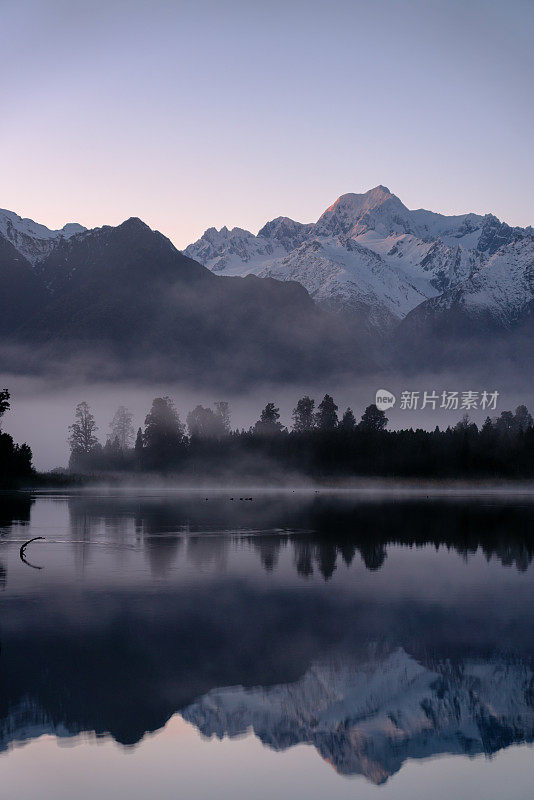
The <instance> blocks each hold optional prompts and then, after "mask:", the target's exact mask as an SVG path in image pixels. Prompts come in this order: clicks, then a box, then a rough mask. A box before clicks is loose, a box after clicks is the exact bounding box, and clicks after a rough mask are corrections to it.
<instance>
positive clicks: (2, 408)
mask: <svg viewBox="0 0 534 800" xmlns="http://www.w3.org/2000/svg"><path fill="white" fill-rule="evenodd" d="M9 408H10V403H9V391H8V390H7V389H2V390H1V391H0V422H1V421H2V417H3V416H4V414H5V413H6V411H9Z"/></svg>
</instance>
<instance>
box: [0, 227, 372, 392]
mask: <svg viewBox="0 0 534 800" xmlns="http://www.w3.org/2000/svg"><path fill="white" fill-rule="evenodd" d="M3 244H4V247H5V250H6V253H7V255H8V256H9V257H7V258H4V259H3V260H2V263H1V266H0V269H1V270H2V272H1V273H0V274H2V275H3V274H4V273H5V274H6V275H7V274H8V273H9V274H12V273H13V274H15V273H16V269H15V267H14V264H15V262H14V261H13V259H14V256H13V253H16V251H15V250H14V248H13V247H12V246H11V245H10V244H9V243H8V242H5V243H3ZM15 261H16V259H15ZM12 262H13V263H12ZM15 266H16V265H15ZM18 266H19V267H20V286H18V285H17V286H13V288H11V284H9V283H8V286H9V287H10V288H9V293H10V295H12V296H15V297H19V296H21V297H24V298H25V305H24V306H23V307H21V311H20V312H16V313H15V314H13V315H12V316H11V318H10V321H9V325H8V326H7V331H6V334H7V335H6V338H5V342H7V343H8V344H9V345H10V346H11V348H15V349H14V350H13V352H15V353H16V356H15V358H16V360H17V363H18V368H20V369H30V370H40V369H43V368H45V369H46V367H47V365H50V364H52V363H57V362H59V361H61V360H63V359H65V358H68V359H69V360H70V361H72V360H73V359H74V360H76V359H77V360H78V361H79V362H80V363H83V364H84V370H85V371H86V372H87V371H88V372H89V373H92V372H95V371H96V372H97V373H98V374H99V375H100V376H102V375H106V374H109V375H110V376H111V375H118V376H136V377H137V376H146V377H164V378H167V377H172V378H173V379H187V380H189V381H193V382H196V381H198V382H200V383H203V382H205V381H206V380H209V381H214V382H217V383H218V384H221V383H222V384H223V385H227V384H229V383H236V384H239V383H241V382H250V381H266V380H290V379H295V378H305V377H312V376H313V375H317V374H321V373H322V372H325V371H326V372H328V373H330V374H331V373H332V372H336V371H340V370H343V369H344V368H345V366H346V359H349V362H350V363H351V364H354V363H355V362H358V363H362V362H363V357H362V356H361V355H359V356H356V357H355V348H354V344H353V343H352V342H351V338H352V337H351V336H350V334H349V331H348V330H347V328H346V326H345V324H344V323H343V322H342V321H341V320H340V319H338V318H336V317H335V316H333V315H329V314H327V313H326V312H324V311H322V310H320V309H319V308H317V306H316V305H315V303H314V302H313V300H312V299H311V298H310V296H309V294H308V293H307V292H306V290H305V289H304V288H303V287H302V286H301V285H300V284H298V283H295V282H281V281H277V280H275V279H272V278H258V277H256V276H248V277H245V278H241V277H226V276H224V277H222V276H218V275H214V274H213V273H212V272H211V271H210V270H208V269H206V268H205V267H203V266H202V265H201V264H199V263H198V262H196V261H194V260H193V259H191V258H189V257H187V256H185V255H183V254H182V253H181V252H179V251H178V250H177V249H176V248H175V247H174V245H173V244H172V243H171V242H170V241H169V240H168V239H167V238H166V237H165V236H163V235H162V234H160V233H158V232H156V231H152V230H151V229H150V228H149V227H148V226H147V225H145V224H144V223H143V222H141V220H139V219H136V218H131V219H129V220H127V221H126V222H124V223H122V224H121V225H119V226H117V227H116V228H113V227H109V226H105V227H103V228H98V229H94V230H91V231H87V232H82V233H78V234H75V235H73V236H72V237H70V238H69V239H65V238H61V239H59V241H58V242H57V244H56V245H55V247H53V249H52V250H51V252H50V254H49V255H48V256H46V257H45V258H44V259H42V260H41V261H38V262H37V263H36V265H35V267H34V269H33V270H32V268H31V265H30V264H29V263H24V259H23V258H22V257H21V256H20V257H19V262H18ZM14 270H15V272H14ZM6 294H7V293H6ZM19 345H21V346H22V347H23V348H24V349H23V351H22V352H23V354H24V355H23V356H22V357H21V351H20V350H17V346H19ZM6 361H7V362H9V358H8V357H7V356H6V358H5V359H4V368H6V367H7V368H9V366H10V364H9V363H6Z"/></svg>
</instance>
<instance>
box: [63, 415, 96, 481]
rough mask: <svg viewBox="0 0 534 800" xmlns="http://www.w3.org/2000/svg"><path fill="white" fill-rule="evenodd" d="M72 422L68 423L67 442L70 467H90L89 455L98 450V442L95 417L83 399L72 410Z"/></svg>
mask: <svg viewBox="0 0 534 800" xmlns="http://www.w3.org/2000/svg"><path fill="white" fill-rule="evenodd" d="M74 420H75V421H74V422H73V424H72V425H69V437H68V442H69V445H70V453H71V455H70V464H69V466H70V468H71V469H86V468H90V467H91V466H92V465H91V457H92V456H93V457H94V455H95V453H96V452H97V450H99V442H98V439H97V438H96V436H95V433H96V431H97V430H98V428H97V425H96V422H95V418H94V416H93V415H92V413H91V409H90V408H89V405H88V404H87V403H86V402H85V400H84V401H83V402H81V403H78V405H77V406H76V410H75V412H74Z"/></svg>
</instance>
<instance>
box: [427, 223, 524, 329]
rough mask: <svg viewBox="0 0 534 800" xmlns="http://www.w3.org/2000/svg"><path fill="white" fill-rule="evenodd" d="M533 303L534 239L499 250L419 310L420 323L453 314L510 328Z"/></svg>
mask: <svg viewBox="0 0 534 800" xmlns="http://www.w3.org/2000/svg"><path fill="white" fill-rule="evenodd" d="M533 300H534V238H530V237H523V238H520V239H518V240H517V241H514V242H512V243H510V244H507V245H505V246H504V247H502V248H501V249H500V250H497V251H496V252H495V253H494V254H493V255H492V256H490V258H489V259H488V260H487V261H486V262H485V263H484V264H483V266H482V267H481V268H480V269H478V270H477V271H475V272H474V273H473V274H472V275H470V277H468V278H467V279H466V280H464V281H463V282H461V283H459V284H458V285H457V286H455V287H454V288H452V289H449V290H447V291H445V292H443V294H441V295H440V296H439V297H436V298H434V299H432V300H429V301H427V302H425V303H424V304H422V305H421V307H420V308H418V309H416V311H417V316H418V317H420V318H421V319H423V318H425V319H427V320H428V319H430V318H432V317H434V318H435V317H438V316H443V315H444V314H447V312H450V311H454V312H455V313H456V314H461V315H463V316H464V317H465V318H470V319H472V320H476V319H477V318H478V319H481V320H484V322H485V323H488V322H490V323H491V324H493V325H496V326H497V327H498V328H504V329H507V328H511V327H513V325H514V324H515V323H516V322H517V321H518V320H519V319H520V317H521V315H522V314H523V312H524V311H525V309H526V308H527V306H528V305H529V304H530V303H531V302H532V301H533Z"/></svg>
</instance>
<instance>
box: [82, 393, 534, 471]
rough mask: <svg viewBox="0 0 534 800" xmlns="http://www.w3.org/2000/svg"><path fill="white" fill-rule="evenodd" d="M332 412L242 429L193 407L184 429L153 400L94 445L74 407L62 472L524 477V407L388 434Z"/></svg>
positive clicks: (91, 427)
mask: <svg viewBox="0 0 534 800" xmlns="http://www.w3.org/2000/svg"><path fill="white" fill-rule="evenodd" d="M338 412H339V408H338V406H337V404H336V403H335V401H334V399H333V397H332V396H331V395H329V394H326V395H325V396H324V397H323V399H322V400H321V402H320V403H318V404H317V406H316V403H315V400H314V399H313V398H311V397H308V396H305V397H301V398H300V399H299V400H298V402H297V403H296V406H295V408H294V410H293V414H292V425H291V427H290V429H288V428H286V427H285V426H284V425H283V424H282V422H281V421H280V409H279V408H278V407H277V406H276V404H275V403H273V402H270V403H267V405H266V406H265V407H264V408H263V409H262V411H261V413H260V415H259V418H258V420H257V421H256V422H255V423H254V425H252V426H251V427H250V428H249V429H248V430H244V429H241V430H232V428H231V417H230V407H229V404H228V403H226V402H222V401H220V402H217V403H214V405H213V407H212V408H209V407H204V406H202V405H197V406H196V407H195V408H194V409H193V410H192V411H190V412H189V413H188V414H187V416H186V420H185V423H184V422H182V420H181V419H180V416H179V414H178V411H177V409H176V406H175V404H174V402H173V400H172V399H171V398H170V397H157V398H155V399H154V400H153V402H152V407H151V409H150V411H149V412H148V414H147V416H146V418H145V423H144V428H138V430H137V432H136V431H135V428H134V426H133V415H132V413H131V412H130V411H128V409H127V408H126V407H125V406H120V407H119V408H118V409H117V411H116V413H115V415H114V417H113V419H112V420H111V423H110V428H109V433H108V435H107V437H106V442H105V444H103V445H102V444H101V443H100V441H99V440H98V438H97V430H98V428H97V426H96V422H95V418H94V416H93V414H92V412H91V409H90V408H89V406H88V404H87V403H86V402H82V403H80V404H79V405H78V406H77V407H76V411H75V419H74V422H73V424H72V425H70V426H69V444H70V449H71V456H70V461H69V469H70V471H71V472H74V473H81V474H87V473H100V472H122V471H125V472H135V471H137V472H156V473H163V474H171V473H172V474H183V475H188V476H192V477H199V478H204V477H205V478H217V477H222V476H230V475H232V474H233V475H235V476H236V477H242V478H252V479H254V478H258V479H261V478H262V477H266V476H269V477H273V476H276V475H277V474H278V475H279V476H282V475H284V474H286V473H287V472H295V473H298V474H301V475H307V476H309V477H311V478H314V479H325V478H326V479H328V478H336V477H339V478H341V477H348V476H358V475H362V476H364V475H365V476H392V477H447V478H450V477H464V478H465V477H477V476H480V477H492V476H493V477H530V476H533V475H534V423H533V419H532V416H531V415H530V413H529V411H528V409H527V408H526V407H525V406H524V405H520V406H518V407H517V408H516V410H515V412H512V411H503V412H502V413H501V414H500V415H499V416H498V417H495V418H493V419H492V418H490V417H488V418H487V419H486V421H485V422H484V424H483V425H482V426H481V427H480V428H479V427H478V426H477V425H476V424H475V423H474V422H472V421H471V420H470V419H469V417H468V416H467V415H464V417H463V418H462V419H461V420H460V421H459V422H458V423H457V424H456V425H454V426H449V427H447V428H446V429H443V430H440V428H439V427H436V428H435V429H434V430H433V431H427V430H423V429H413V428H410V429H405V430H398V431H392V430H388V429H387V425H388V418H387V417H386V415H385V413H384V412H383V411H381V410H380V409H378V408H377V407H376V405H375V404H371V405H369V406H367V408H366V409H365V411H364V412H363V414H362V415H361V418H360V419H359V421H357V420H356V417H355V415H354V412H353V411H352V409H351V408H347V409H346V411H345V412H344V413H343V414H342V415H339V413H338Z"/></svg>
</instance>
